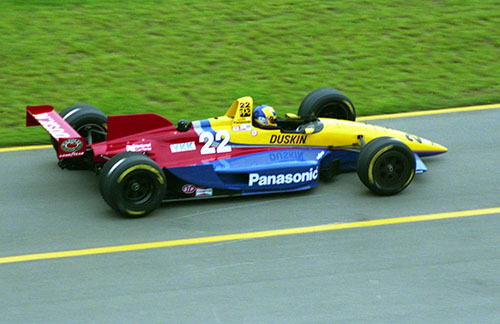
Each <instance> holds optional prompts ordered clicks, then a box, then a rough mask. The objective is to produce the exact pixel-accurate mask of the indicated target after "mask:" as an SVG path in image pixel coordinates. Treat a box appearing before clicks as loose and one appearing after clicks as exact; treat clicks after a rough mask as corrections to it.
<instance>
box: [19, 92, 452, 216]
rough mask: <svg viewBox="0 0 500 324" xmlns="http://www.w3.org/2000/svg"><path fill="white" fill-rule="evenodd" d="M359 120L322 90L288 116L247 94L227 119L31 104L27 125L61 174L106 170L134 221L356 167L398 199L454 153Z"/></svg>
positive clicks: (371, 184) (106, 183)
mask: <svg viewBox="0 0 500 324" xmlns="http://www.w3.org/2000/svg"><path fill="white" fill-rule="evenodd" d="M355 119H356V111H355V108H354V105H353V103H352V101H351V100H350V99H349V98H348V97H346V96H345V95H344V94H342V93H341V92H340V91H338V90H335V89H331V88H321V89H317V90H315V91H313V92H311V93H310V94H308V95H307V96H306V97H305V98H304V100H303V101H302V103H301V105H300V107H299V109H298V112H297V114H292V113H289V114H286V116H285V117H282V118H280V117H277V116H276V112H275V111H274V108H273V107H271V106H267V105H259V106H256V107H254V104H253V99H252V98H251V97H242V98H239V99H237V100H235V101H234V102H233V104H232V105H231V106H230V107H229V109H228V110H227V112H226V113H225V115H224V116H220V117H215V118H209V119H203V120H198V121H192V122H190V121H187V120H180V121H179V122H178V123H177V125H174V124H173V123H172V122H170V121H169V120H167V119H166V118H164V117H162V116H160V115H157V114H152V113H141V114H129V115H115V116H109V117H108V116H106V115H105V114H104V113H103V112H101V111H100V110H99V109H97V108H96V107H93V106H91V105H87V104H78V105H74V106H70V107H67V108H66V109H64V110H62V111H61V113H60V114H58V113H57V112H56V111H55V110H54V108H53V107H52V106H28V107H27V114H26V125H27V126H35V125H41V126H42V127H43V128H45V130H46V131H47V132H48V133H49V134H50V136H51V138H52V143H53V146H54V148H55V150H56V153H57V158H58V159H59V166H60V167H61V168H63V169H91V170H94V171H95V172H96V173H98V174H99V189H100V192H101V195H102V197H103V198H104V200H105V201H106V203H107V204H108V205H109V206H110V207H111V208H113V209H114V210H116V211H118V212H120V213H122V214H123V215H125V216H128V217H140V216H144V215H147V214H148V213H150V212H152V211H153V210H155V209H156V208H157V207H158V206H159V205H160V204H161V203H162V202H172V201H179V200H187V199H203V198H211V197H230V196H244V195H254V194H266V193H276V192H286V191H298V190H306V189H310V188H313V187H315V186H316V185H317V184H318V182H319V179H320V178H324V179H327V180H328V179H331V178H332V177H333V176H335V175H336V174H338V173H339V172H344V171H353V170H356V171H357V173H358V175H359V179H360V180H361V182H362V183H363V184H364V185H365V186H366V187H367V188H368V189H369V190H371V191H372V192H373V193H375V194H378V195H393V194H396V193H398V192H400V191H402V190H404V189H405V188H406V187H407V186H408V185H409V184H410V183H411V182H412V180H413V178H414V176H415V174H417V173H422V172H425V171H426V170H427V168H426V166H425V165H424V163H423V162H422V160H421V159H420V158H421V157H423V156H430V155H437V154H441V153H445V152H446V151H447V148H446V147H444V146H442V145H440V144H437V143H434V142H431V141H429V140H427V139H424V138H422V137H419V136H416V135H412V134H408V133H405V132H402V131H398V130H392V129H389V128H385V127H380V126H374V125H369V124H366V123H360V122H356V121H355Z"/></svg>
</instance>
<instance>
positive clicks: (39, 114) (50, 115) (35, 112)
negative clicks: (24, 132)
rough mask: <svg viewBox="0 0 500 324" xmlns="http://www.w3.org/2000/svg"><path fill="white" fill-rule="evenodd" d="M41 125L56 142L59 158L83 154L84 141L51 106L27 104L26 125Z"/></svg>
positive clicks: (84, 148)
mask: <svg viewBox="0 0 500 324" xmlns="http://www.w3.org/2000/svg"><path fill="white" fill-rule="evenodd" d="M38 125H41V126H42V127H43V128H44V129H45V130H46V131H47V132H48V133H49V134H50V136H51V137H52V138H53V139H54V140H55V141H56V142H57V157H58V158H59V159H66V158H73V157H78V156H82V155H84V154H85V150H86V146H87V145H86V142H85V138H83V137H81V136H80V134H78V133H77V132H76V130H74V129H73V127H71V125H70V124H68V123H67V122H66V121H65V120H64V118H62V117H61V116H60V115H59V114H58V113H57V112H56V111H55V110H54V107H52V106H27V107H26V126H28V127H29V126H38Z"/></svg>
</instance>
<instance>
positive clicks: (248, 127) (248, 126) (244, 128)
mask: <svg viewBox="0 0 500 324" xmlns="http://www.w3.org/2000/svg"><path fill="white" fill-rule="evenodd" d="M250 130H252V124H241V125H240V131H242V132H248V131H250Z"/></svg>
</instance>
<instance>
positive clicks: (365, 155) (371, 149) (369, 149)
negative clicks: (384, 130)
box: [357, 137, 416, 196]
mask: <svg viewBox="0 0 500 324" xmlns="http://www.w3.org/2000/svg"><path fill="white" fill-rule="evenodd" d="M415 165H416V164H415V156H414V155H413V152H412V151H411V150H410V148H409V147H408V146H407V145H406V144H404V143H403V142H401V141H400V140H398V139H395V138H391V137H380V138H376V139H374V140H372V141H370V142H369V143H367V144H366V145H365V146H364V147H363V148H362V149H361V152H360V153H359V156H358V162H357V171H358V176H359V179H360V180H361V182H363V183H364V184H365V186H367V187H368V189H370V190H371V191H372V192H374V193H376V194H378V195H384V196H389V195H394V194H397V193H398V192H400V191H402V190H404V189H405V188H406V187H408V185H409V184H410V183H411V182H412V180H413V177H414V176H415Z"/></svg>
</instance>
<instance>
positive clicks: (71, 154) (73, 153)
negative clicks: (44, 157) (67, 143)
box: [57, 152, 85, 159]
mask: <svg viewBox="0 0 500 324" xmlns="http://www.w3.org/2000/svg"><path fill="white" fill-rule="evenodd" d="M84 154H85V152H72V153H66V154H58V155H57V157H58V158H60V159H66V158H72V157H77V156H82V155H84Z"/></svg>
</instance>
